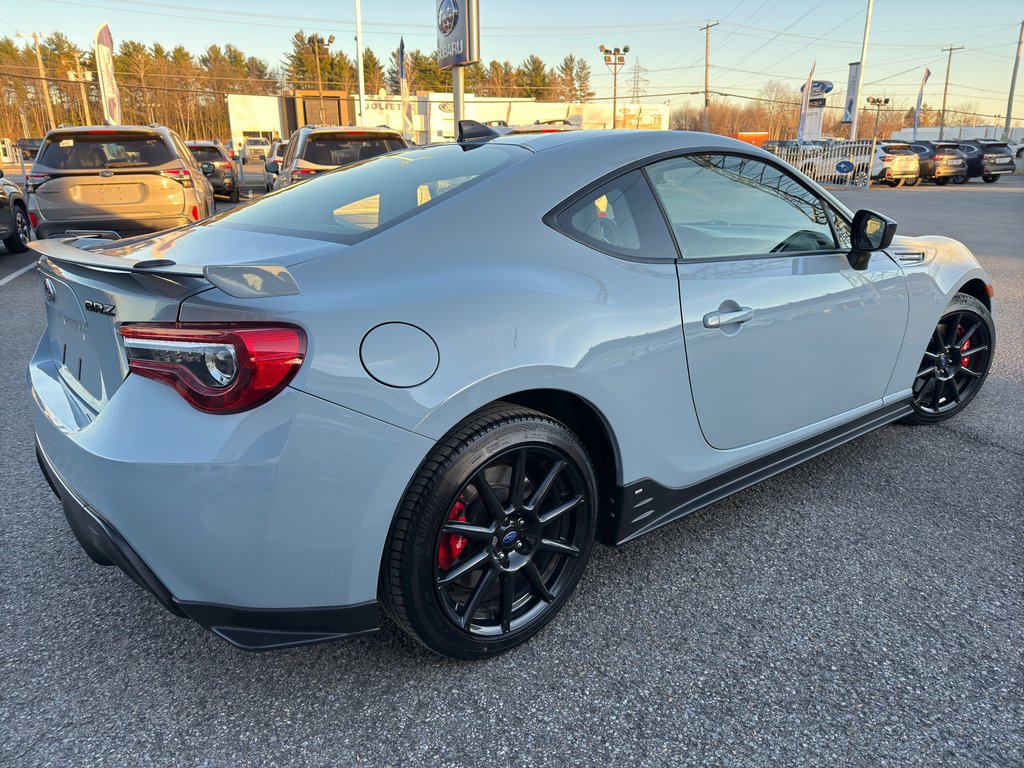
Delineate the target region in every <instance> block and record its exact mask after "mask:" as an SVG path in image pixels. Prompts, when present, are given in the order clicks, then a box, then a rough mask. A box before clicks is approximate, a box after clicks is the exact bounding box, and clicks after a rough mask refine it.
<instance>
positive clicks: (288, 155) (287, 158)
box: [281, 134, 301, 168]
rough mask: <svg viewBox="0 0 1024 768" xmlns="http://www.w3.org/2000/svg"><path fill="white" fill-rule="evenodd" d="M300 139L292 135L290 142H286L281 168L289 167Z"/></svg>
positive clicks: (296, 135)
mask: <svg viewBox="0 0 1024 768" xmlns="http://www.w3.org/2000/svg"><path fill="white" fill-rule="evenodd" d="M300 141H301V137H300V136H299V135H298V134H292V138H291V140H290V141H289V142H288V150H287V151H286V152H285V155H284V159H283V160H282V161H281V167H282V168H283V167H284V166H286V165H289V164H290V163H291V161H292V160H294V159H295V150H296V148H297V147H298V146H299V143H300Z"/></svg>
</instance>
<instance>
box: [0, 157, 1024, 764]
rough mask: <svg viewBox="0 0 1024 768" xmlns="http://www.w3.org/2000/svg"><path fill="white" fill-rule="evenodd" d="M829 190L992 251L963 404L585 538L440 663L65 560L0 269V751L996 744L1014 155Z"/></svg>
mask: <svg viewBox="0 0 1024 768" xmlns="http://www.w3.org/2000/svg"><path fill="white" fill-rule="evenodd" d="M842 196H843V197H844V199H845V200H846V201H847V202H848V203H849V204H850V205H851V206H853V207H872V208H875V209H878V210H881V211H883V212H885V213H888V214H890V215H892V216H893V217H894V218H896V219H897V220H898V221H900V222H901V225H900V226H901V230H902V231H904V232H909V233H924V232H932V233H938V234H946V235H950V236H952V237H957V238H959V239H961V240H963V241H964V242H966V243H967V244H968V245H969V246H970V247H972V248H973V249H974V250H975V252H976V253H977V254H978V255H979V257H980V258H981V260H982V262H983V263H984V264H985V266H986V267H987V268H988V269H989V270H990V271H991V272H992V274H993V276H994V278H995V282H996V290H997V293H996V300H997V302H998V305H997V323H998V325H999V330H1000V337H999V347H998V351H997V356H996V361H995V366H994V368H993V371H992V374H991V376H990V378H989V380H988V383H987V385H986V388H985V389H984V390H983V392H982V393H981V394H980V395H979V397H978V398H977V399H976V400H975V402H974V404H973V405H972V406H971V408H970V409H969V410H968V411H967V412H966V413H965V414H964V415H962V416H961V417H959V418H957V419H955V420H953V421H951V422H946V423H945V424H944V425H941V426H938V427H932V428H911V427H905V426H899V425H896V426H891V427H887V428H884V429H882V430H879V431H877V432H874V433H872V434H870V435H867V436H865V437H863V438H861V439H859V440H857V441H855V442H854V443H851V444H847V445H846V446H843V447H842V448H839V449H837V450H835V451H833V452H832V453H830V454H828V455H825V456H823V457H820V458H818V459H815V460H813V461H811V462H808V463H807V464H804V465H803V466H801V467H798V468H796V469H793V470H790V471H789V472H786V473H784V474H783V475H780V476H777V477H775V478H774V479H772V480H769V481H767V482H765V483H762V484H761V485H759V486H757V487H756V488H753V489H750V490H747V491H745V492H743V493H740V494H738V495H736V496H734V497H732V498H730V499H728V500H726V501H724V502H721V503H718V504H715V505H714V506H712V507H710V508H708V509H706V510H703V511H701V512H698V513H696V514H694V515H692V516H690V517H689V518H687V519H685V520H683V521H680V522H678V523H676V524H673V525H671V526H669V527H667V528H665V529H663V530H661V531H660V532H658V533H656V534H654V535H651V536H648V537H646V538H644V539H641V540H639V541H636V542H634V543H631V544H629V545H628V546H626V547H623V548H622V549H620V550H610V549H600V550H598V551H597V552H596V554H595V557H594V559H593V561H592V562H591V565H590V567H589V569H588V571H587V574H586V576H585V577H584V581H583V583H582V584H581V586H580V589H579V591H578V593H577V595H576V596H575V597H574V599H573V600H572V601H570V603H569V605H568V606H567V607H566V609H565V611H564V612H563V615H561V616H560V617H559V618H558V619H557V620H556V621H555V622H554V623H553V624H552V625H551V626H550V627H549V628H548V629H547V630H546V631H544V632H543V633H542V634H541V635H539V636H538V637H536V638H535V639H534V640H533V641H532V642H530V643H529V644H528V645H527V646H525V647H523V648H520V649H519V650H517V651H514V652H512V653H509V654H507V655H505V656H503V657H501V658H498V659H496V660H492V661H487V662H478V663H469V664H467V663H454V662H449V661H446V660H442V659H439V658H436V657H434V656H431V655H430V654H428V653H427V652H425V651H423V650H422V649H420V648H419V647H418V646H416V645H414V644H413V643H412V642H410V641H409V640H407V639H406V638H405V637H404V636H403V635H401V634H400V633H399V632H398V630H396V629H395V628H394V627H392V626H385V627H384V629H383V631H382V632H380V633H378V634H377V635H374V636H371V637H369V638H364V639H359V640H355V641H351V642H347V643H338V644H333V645H321V646H313V647H308V648H302V649H296V650H290V651H284V652H273V653H264V654H247V653H244V652H241V651H237V650H235V649H234V648H232V647H230V646H229V645H227V644H226V643H224V642H223V641H220V640H218V639H216V638H215V637H213V636H212V635H210V634H208V633H206V632H205V631H204V630H202V629H200V628H199V627H197V626H195V625H192V624H190V623H189V622H187V621H184V620H181V619H177V618H175V617H173V616H171V615H169V614H167V613H165V612H164V611H163V610H162V609H161V608H159V607H158V606H157V604H156V602H155V601H154V600H153V599H152V598H151V597H149V596H148V595H147V594H146V593H144V592H143V591H141V590H140V589H139V588H137V587H136V586H135V585H134V584H133V583H132V582H130V581H129V580H128V579H127V578H126V577H124V576H123V575H121V574H120V573H119V572H117V571H116V570H115V569H112V568H106V569H104V568H99V567H97V566H95V565H93V564H92V563H91V562H90V561H89V560H88V558H87V556H86V555H85V554H84V553H83V552H82V551H81V550H80V549H79V547H78V545H77V544H76V543H75V541H74V539H73V537H72V534H71V532H70V531H69V530H68V527H67V525H66V523H65V522H64V520H63V517H62V515H61V513H60V510H59V508H58V506H57V504H56V502H55V500H54V498H53V496H52V494H51V493H50V491H49V489H48V488H47V487H46V485H45V483H44V481H43V480H42V478H41V476H40V474H39V471H38V469H37V467H36V466H35V461H34V457H33V453H32V432H31V426H30V421H29V415H28V408H27V402H26V397H25V393H24V373H23V370H24V364H25V362H26V360H27V359H28V357H29V355H30V354H31V352H32V349H33V346H34V344H35V341H36V338H37V337H38V334H39V333H40V331H41V327H42V309H41V302H40V300H39V294H38V289H37V286H36V282H35V278H34V276H33V275H32V274H31V273H29V274H25V275H22V276H21V277H18V278H16V279H14V280H12V281H10V282H9V283H7V284H6V285H2V286H0V304H2V306H3V307H4V310H5V312H4V319H3V324H2V330H3V332H2V333H0V360H3V361H4V362H3V364H2V365H0V391H4V392H7V393H9V399H8V406H7V407H6V409H5V411H4V418H3V419H2V420H0V515H2V525H0V575H2V577H0V616H2V618H0V765H4V766H7V765H10V766H69V765H76V766H91V765H109V766H148V765H157V766H167V765H176V766H178V765H181V766H185V765H189V766H191V765H209V766H239V765H260V766H274V765H339V766H362V765H367V766H426V765H429V766H483V765H486V766H503V765H528V766H565V765H600V766H612V765H614V766H633V765H638V766H639V765H651V766H662V765H663V766H679V765H723V766H724V765H730V766H731V765H736V766H771V765H780V766H781V765H786V766H790V765H806V766H836V765H857V766H859V765H865V766H866V765H871V766H881V765H891V766H941V765H949V766H1019V765H1021V764H1024V734H1022V728H1021V723H1022V715H1024V712H1022V709H1024V706H1022V698H1024V697H1022V685H1021V675H1022V652H1021V648H1022V640H1024V638H1022V630H1024V605H1022V602H1024V597H1022V592H1024V568H1022V554H1021V552H1022V543H1024V542H1022V524H1021V515H1022V501H1024V429H1022V422H1024V416H1022V414H1021V408H1020V403H1021V401H1022V399H1024V370H1022V364H1021V360H1024V332H1022V330H1021V329H1022V328H1024V316H1022V309H1021V307H1022V306H1024V279H1022V271H1021V270H1022V259H1024V254H1022V253H1021V249H1022V243H1024V228H1022V219H1021V213H1022V211H1024V178H1016V177H1015V178H1011V179H1004V180H1002V181H1001V182H1000V183H999V184H997V185H991V186H990V185H982V184H980V183H978V182H972V183H971V184H969V185H967V186H966V187H958V188H951V187H947V188H944V189H939V188H935V187H924V188H918V189H898V190H888V189H883V190H872V191H869V192H863V191H857V192H849V193H843V195H842ZM28 263H29V259H27V258H25V257H16V256H7V255H3V254H2V253H0V281H2V280H3V279H4V278H5V277H6V276H9V275H11V274H13V273H14V272H15V271H16V270H17V269H18V268H19V267H21V266H23V265H26V264H28ZM866 352H867V353H868V354H869V351H866Z"/></svg>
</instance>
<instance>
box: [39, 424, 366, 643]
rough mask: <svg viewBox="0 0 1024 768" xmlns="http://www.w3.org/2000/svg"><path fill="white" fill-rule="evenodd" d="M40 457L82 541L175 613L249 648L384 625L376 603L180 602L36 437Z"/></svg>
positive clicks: (90, 552)
mask: <svg viewBox="0 0 1024 768" xmlns="http://www.w3.org/2000/svg"><path fill="white" fill-rule="evenodd" d="M36 460H37V461H38V462H39V468H40V469H41V470H42V472H43V477H45V478H46V481H47V483H49V485H50V488H52V489H53V492H54V494H55V495H56V496H57V498H58V499H59V500H60V503H61V506H62V507H63V510H64V516H65V517H66V518H67V521H68V525H69V526H70V527H71V531H72V533H74V534H75V538H76V539H78V543H79V544H80V545H81V546H82V549H84V550H85V552H86V554H87V555H89V557H91V558H92V559H93V561H95V562H96V563H98V564H99V565H116V566H117V567H118V568H120V569H121V570H122V571H124V573H125V574H126V575H127V576H129V577H130V578H131V579H132V581H134V582H135V583H136V584H138V585H139V586H140V587H142V588H143V589H146V590H147V591H149V592H150V594H152V595H153V597H155V598H156V599H157V601H158V602H159V603H160V605H162V606H163V607H164V608H166V609H167V610H168V611H170V612H171V613H173V614H174V615H175V616H182V617H187V618H190V619H192V620H193V621H195V622H196V623H198V624H200V625H202V626H203V627H205V628H206V629H208V630H210V631H211V632H213V633H215V634H217V635H219V636H220V637H222V638H224V639H225V640H227V641H228V642H230V643H231V644H233V645H235V646H237V647H239V648H242V649H244V650H247V651H257V650H270V649H273V648H287V647H290V646H295V645H306V644H309V643H316V642H326V641H329V640H341V639H343V638H348V637H354V636H356V635H362V634H366V633H367V632H373V631H374V630H376V629H377V628H378V627H379V616H378V610H377V603H376V601H371V602H367V603H363V604H360V605H346V606H338V607H331V608H304V609H260V608H242V607H238V606H231V605H218V604H215V603H203V602H196V601H182V600H178V599H177V598H175V597H174V595H172V594H171V593H170V591H169V590H168V589H167V587H166V586H164V584H163V582H161V581H160V579H159V578H157V576H156V574H154V573H153V571H152V570H150V568H149V566H148V565H146V563H145V562H144V561H143V560H142V558H141V557H139V554H138V553H137V552H136V551H135V550H134V549H133V548H132V546H131V544H129V543H128V541H127V540H126V539H125V538H124V536H122V535H121V534H120V532H118V530H117V529H116V528H115V527H114V526H113V525H111V524H110V523H109V522H108V521H107V520H106V519H104V518H103V516H102V515H100V514H99V513H98V512H97V511H95V510H93V509H90V508H89V506H88V505H87V504H86V503H85V502H84V501H82V499H80V498H79V497H78V495H77V494H76V493H75V492H74V491H73V490H72V489H71V487H70V486H69V485H68V484H67V483H66V482H64V479H63V478H62V477H61V476H60V474H59V473H58V472H57V471H56V470H55V469H54V468H53V466H52V465H51V464H50V461H49V459H48V458H47V457H46V454H45V453H44V452H43V449H42V446H41V445H40V444H39V439H38V437H37V438H36Z"/></svg>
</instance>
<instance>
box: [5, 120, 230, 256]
mask: <svg viewBox="0 0 1024 768" xmlns="http://www.w3.org/2000/svg"><path fill="white" fill-rule="evenodd" d="M206 169H207V170H212V167H211V166H206ZM25 181H26V186H27V187H28V191H29V192H30V193H33V194H30V196H29V197H30V203H29V206H30V207H29V214H30V217H31V218H32V219H33V224H34V225H35V229H36V236H37V237H40V238H46V237H52V236H53V235H61V234H64V233H65V232H67V231H68V230H105V231H113V232H116V233H117V234H118V235H120V236H122V237H124V236H128V235H138V234H144V233H147V232H156V231H159V230H161V229H170V228H171V227H179V226H182V225H184V224H189V223H191V222H193V221H199V220H200V219H204V218H206V217H207V216H209V215H210V214H211V213H213V208H214V201H213V185H211V184H210V182H209V181H208V180H207V178H206V176H205V175H203V171H202V169H201V168H200V165H199V163H197V162H196V159H195V158H194V157H193V156H192V153H191V152H189V150H188V147H186V146H185V142H183V141H182V140H181V138H180V137H179V136H178V135H177V134H176V133H174V131H171V130H170V129H168V128H165V127H164V126H158V125H118V126H111V127H106V128H97V127H76V128H57V129H55V130H52V131H50V132H49V133H47V134H46V136H45V137H44V138H43V144H42V146H41V147H40V149H39V154H38V156H37V157H36V161H35V163H33V165H32V170H31V171H30V172H29V174H28V176H27V178H26V180H25Z"/></svg>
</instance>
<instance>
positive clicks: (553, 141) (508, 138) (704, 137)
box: [492, 129, 769, 155]
mask: <svg viewBox="0 0 1024 768" xmlns="http://www.w3.org/2000/svg"><path fill="white" fill-rule="evenodd" d="M492 141H494V142H495V143H497V144H518V145H520V146H523V147H526V148H527V149H531V150H533V151H534V152H542V151H549V150H552V149H557V148H559V147H564V146H567V145H569V144H576V143H577V142H587V146H588V148H591V147H592V148H593V149H594V150H595V151H596V150H599V149H600V148H602V147H604V146H608V147H613V146H616V147H617V146H622V145H623V144H626V145H629V146H631V147H635V148H636V151H637V152H638V153H640V154H643V153H653V152H657V151H659V149H661V148H665V149H672V150H676V149H678V150H686V149H697V148H703V147H707V148H714V149H743V150H744V151H748V150H756V151H757V153H758V154H762V155H769V153H767V152H764V151H763V150H760V149H757V147H754V145H753V144H750V143H748V142H745V141H739V140H738V139H730V138H729V137H727V136H719V135H717V134H713V133H700V132H697V131H638V130H627V129H621V130H614V131H609V130H599V129H595V130H580V131H558V132H555V133H512V134H508V135H505V136H500V137H498V138H496V139H492Z"/></svg>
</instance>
